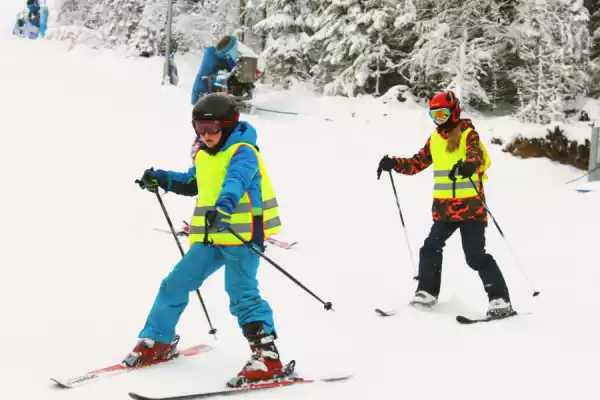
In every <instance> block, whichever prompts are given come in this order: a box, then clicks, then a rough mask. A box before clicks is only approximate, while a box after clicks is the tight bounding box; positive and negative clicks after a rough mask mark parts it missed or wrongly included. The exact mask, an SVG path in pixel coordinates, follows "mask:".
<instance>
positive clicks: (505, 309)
mask: <svg viewBox="0 0 600 400" xmlns="http://www.w3.org/2000/svg"><path fill="white" fill-rule="evenodd" d="M514 314H515V310H513V308H512V305H511V304H510V302H508V301H506V300H504V299H502V298H497V299H492V300H490V304H489V306H488V310H487V314H486V315H487V317H491V318H504V317H510V316H511V315H514Z"/></svg>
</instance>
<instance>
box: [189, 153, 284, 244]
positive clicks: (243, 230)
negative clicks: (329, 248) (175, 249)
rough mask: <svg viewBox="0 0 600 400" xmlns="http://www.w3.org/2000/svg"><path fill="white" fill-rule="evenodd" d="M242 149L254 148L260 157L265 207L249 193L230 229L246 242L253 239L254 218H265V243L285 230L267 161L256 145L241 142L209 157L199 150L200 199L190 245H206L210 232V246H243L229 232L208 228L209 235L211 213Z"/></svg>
mask: <svg viewBox="0 0 600 400" xmlns="http://www.w3.org/2000/svg"><path fill="white" fill-rule="evenodd" d="M241 146H248V147H250V148H251V149H252V150H253V151H254V153H255V154H256V158H257V160H258V165H259V170H260V174H261V195H262V208H260V207H258V208H257V207H253V206H252V203H251V202H250V196H249V195H248V192H246V193H244V195H243V196H242V198H241V199H240V202H239V204H238V205H237V207H236V208H235V210H234V211H233V213H232V215H231V223H230V227H231V229H232V230H233V231H234V232H236V233H237V234H239V235H240V236H241V237H242V238H243V239H244V240H246V241H251V240H252V236H253V233H254V216H261V215H262V219H263V231H264V237H265V240H266V239H267V238H268V237H270V236H272V235H274V234H275V233H277V232H278V231H279V229H280V228H281V220H280V219H279V207H278V204H277V199H276V198H275V192H274V191H273V187H272V186H271V181H270V179H269V176H268V174H267V170H266V168H265V165H264V163H263V160H262V158H261V156H260V154H259V153H258V151H257V150H256V149H255V148H254V147H253V146H250V145H248V144H245V143H240V144H237V145H234V146H231V147H230V148H228V149H227V150H225V151H222V152H219V153H217V154H215V155H209V154H208V153H206V152H205V151H199V152H198V153H197V154H196V159H195V165H196V171H197V174H196V181H197V184H198V200H197V203H196V209H195V210H194V216H193V218H192V223H191V227H190V235H189V240H190V246H191V245H192V244H194V243H196V242H204V239H205V236H206V233H208V236H207V239H208V241H209V243H212V244H215V245H225V246H227V245H240V244H242V242H241V241H240V240H239V239H238V238H236V237H235V236H234V235H233V234H232V233H230V232H228V231H222V232H216V231H215V230H214V229H208V232H206V229H205V226H206V225H205V216H206V213H207V211H210V210H214V209H215V203H216V201H217V199H218V197H219V194H220V193H221V189H222V186H223V183H224V181H225V176H226V174H227V167H228V166H229V162H230V161H231V157H233V155H234V154H235V153H236V152H237V150H238V149H239V148H240V147H241Z"/></svg>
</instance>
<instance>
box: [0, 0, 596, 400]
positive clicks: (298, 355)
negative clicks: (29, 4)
mask: <svg viewBox="0 0 600 400" xmlns="http://www.w3.org/2000/svg"><path fill="white" fill-rule="evenodd" d="M2 3H3V4H2V5H1V6H0V11H2V18H3V19H2V20H1V22H0V27H1V28H2V36H0V47H1V48H2V54H3V55H2V58H1V59H0V102H1V108H0V109H1V110H2V114H1V116H0V171H2V172H3V174H2V187H3V190H2V200H1V207H0V221H2V223H0V235H1V237H0V243H2V245H1V246H0V247H1V249H0V265H2V275H1V276H2V278H1V280H0V304H1V307H2V310H1V315H2V327H3V329H1V330H0V342H1V343H3V344H4V348H5V351H4V359H5V360H6V361H7V362H5V363H3V365H2V366H1V367H0V371H1V375H2V376H3V377H4V380H3V381H4V384H3V395H2V397H3V398H4V397H6V398H7V399H44V400H54V399H61V400H63V399H68V400H83V399H85V400H94V399H107V398H110V399H125V398H127V392H129V391H137V392H139V393H142V394H149V395H160V394H172V395H175V394H184V393H186V392H193V391H199V390H206V391H212V390H217V389H220V388H222V387H223V384H224V382H225V381H226V380H227V379H228V378H229V377H230V376H231V375H232V374H235V373H236V372H237V371H238V370H239V368H241V367H242V365H243V363H244V361H245V360H246V359H247V357H248V355H249V354H248V353H249V352H248V349H247V345H246V343H245V341H244V339H243V338H242V336H241V333H240V331H239V328H238V327H237V324H236V321H235V319H234V318H233V317H232V316H231V315H229V311H228V298H227V296H226V294H225V292H224V290H223V273H222V271H220V272H218V273H216V274H215V275H214V276H213V277H211V278H210V279H209V280H208V281H207V282H206V283H205V285H204V286H203V287H202V288H201V290H202V294H203V296H204V298H205V300H206V303H207V307H208V310H209V312H210V315H211V318H212V320H213V324H214V326H215V327H217V328H218V329H219V332H218V340H216V341H215V340H214V339H213V338H212V336H210V335H209V334H208V329H209V328H208V325H207V323H206V321H205V319H204V316H203V313H202V309H201V307H200V305H199V304H198V301H197V299H196V298H195V295H194V294H192V295H191V296H190V305H189V307H188V309H187V310H186V312H185V313H184V315H183V317H182V319H181V322H180V324H179V327H178V332H179V333H180V334H181V336H182V340H181V345H182V347H187V346H191V345H194V344H198V343H206V344H209V345H211V346H213V347H214V350H213V351H211V352H209V353H206V354H202V355H199V356H197V357H191V358H186V359H181V360H178V362H177V363H174V364H172V365H167V366H158V367H153V368H150V369H147V370H140V371H135V372H133V373H130V374H125V375H121V376H118V377H115V378H111V379H110V380H108V381H103V382H98V383H94V384H90V385H89V386H85V387H81V388H76V389H72V390H56V389H54V388H53V387H52V385H51V383H50V381H49V380H48V378H49V377H50V376H69V375H75V374H78V373H81V372H85V371H89V370H93V369H97V368H100V367H104V366H107V365H110V364H114V363H115V362H118V361H120V360H121V359H122V357H123V356H124V354H125V353H126V352H128V351H129V350H130V349H131V348H132V346H133V345H134V343H135V340H136V337H137V333H138V331H139V330H140V329H141V327H142V325H143V323H144V320H145V317H146V313H147V312H148V310H149V308H150V306H151V304H152V301H153V299H154V296H155V294H156V292H157V290H158V287H159V285H160V282H161V280H162V278H163V277H164V276H165V275H166V274H167V273H168V272H169V271H170V269H171V268H172V266H173V265H174V264H175V263H176V262H177V260H178V258H179V253H178V250H177V248H176V246H175V244H174V243H173V240H172V238H169V237H168V236H167V235H164V234H161V233H158V232H155V231H154V230H153V228H162V229H168V227H167V225H166V222H165V221H164V217H163V215H162V212H161V210H160V208H159V205H158V204H157V202H156V199H155V197H154V196H152V195H150V194H149V193H147V192H144V191H141V190H140V189H139V187H138V186H137V185H135V184H134V183H133V181H134V180H135V179H137V178H139V176H140V175H141V173H142V172H143V171H144V169H146V168H148V167H150V166H154V167H155V168H165V169H174V170H185V169H187V168H188V166H189V165H190V162H191V160H190V156H189V146H190V144H191V142H192V140H193V131H192V129H191V127H190V113H191V106H190V105H189V104H188V103H189V92H190V90H189V87H190V85H191V83H192V80H193V77H194V75H193V74H194V73H195V69H196V68H197V66H198V64H199V61H200V57H199V56H196V57H193V56H187V57H186V58H185V60H183V61H182V62H181V65H180V70H181V77H182V79H181V80H182V82H181V86H180V87H177V88H172V87H161V86H160V78H161V71H162V59H160V58H153V59H125V58H122V57H120V56H118V55H116V54H113V53H111V52H99V51H93V50H90V49H86V48H76V49H75V50H73V51H70V52H69V51H67V47H68V46H67V44H65V43H56V42H49V41H41V40H40V41H36V42H31V41H28V40H22V39H16V38H13V37H11V36H9V34H10V28H11V26H12V23H13V22H14V20H13V17H14V14H15V12H16V11H18V10H19V9H20V8H19V7H20V3H16V2H13V3H11V4H10V6H9V5H8V4H7V3H8V2H4V1H3V2H2ZM13 5H14V6H13ZM260 90H262V92H260V93H259V94H258V95H257V98H256V101H257V103H259V104H260V105H262V106H264V107H276V108H278V109H283V110H292V111H301V112H303V113H305V114H307V115H301V116H296V117H290V116H280V115H274V114H260V115H252V116H244V118H245V119H247V120H248V121H249V122H251V123H252V124H254V125H255V127H256V128H257V129H258V132H259V145H260V146H261V152H262V154H263V156H264V158H265V162H266V164H267V167H268V168H269V172H270V175H271V179H272V181H273V184H274V187H275V189H276V192H277V195H278V200H279V203H280V204H281V214H282V220H283V223H284V228H283V230H282V232H281V233H280V235H279V237H280V238H281V239H282V240H293V241H298V242H299V244H298V245H297V246H296V248H295V249H294V251H283V250H280V249H276V248H275V247H272V248H271V249H270V250H269V256H270V257H271V258H273V259H275V260H276V261H277V262H278V263H280V265H281V266H283V267H284V268H286V269H287V270H288V271H289V272H290V273H291V274H293V275H294V276H295V277H297V278H298V279H299V280H300V281H301V282H303V283H304V284H305V285H307V286H308V287H309V288H310V289H311V290H313V291H314V292H315V293H316V294H317V295H319V296H320V297H321V298H323V299H324V300H325V301H331V302H333V306H334V308H335V310H336V311H335V312H325V311H324V310H323V308H322V306H321V305H319V304H318V303H317V302H316V301H315V300H314V299H313V298H311V297H309V296H308V295H307V294H305V293H304V292H303V291H301V289H300V288H298V287H296V286H295V285H294V284H293V283H292V282H291V281H289V280H288V279H287V278H285V277H284V276H283V275H282V274H281V273H280V272H278V271H277V270H275V269H274V268H272V267H271V266H270V265H268V264H267V263H263V264H262V267H261V269H260V272H259V279H260V283H261V291H262V294H263V296H264V297H265V299H267V300H268V301H269V302H270V303H271V305H272V307H273V309H274V312H275V318H276V324H277V328H278V332H279V335H280V339H279V340H278V346H279V348H280V350H281V354H282V357H283V358H284V359H285V360H288V359H291V358H294V359H296V360H297V363H298V365H297V371H298V372H299V373H301V374H302V375H304V376H305V377H307V378H311V377H322V376H327V375H334V374H346V373H352V374H353V375H354V378H353V379H352V380H350V381H348V382H343V383H336V384H328V385H320V386H318V387H315V386H313V385H311V386H306V387H302V386H298V387H293V388H286V389H280V390H281V391H279V390H275V391H273V392H265V393H261V394H248V395H247V396H248V397H256V398H258V397H259V396H260V398H265V399H279V398H282V397H283V398H286V399H314V400H319V399H346V400H352V399H399V398H414V397H416V396H418V397H419V398H421V399H439V398H443V399H461V400H465V399H481V398H482V396H483V397H485V398H486V399H506V398H539V399H550V398H552V399H554V398H556V399H564V398H578V397H582V398H590V396H589V395H590V394H591V393H595V392H596V387H595V385H594V383H593V382H594V379H593V378H594V377H595V374H594V373H593V372H592V371H594V368H593V366H595V363H593V362H594V361H595V360H596V359H597V357H598V352H599V345H598V340H597V338H598V337H599V336H600V332H599V328H598V322H597V318H596V317H595V316H596V315H597V310H598V308H599V306H600V300H599V298H598V296H597V295H596V289H597V288H596V287H597V282H598V279H599V278H600V271H599V270H598V268H597V267H598V250H597V245H598V227H599V226H600V213H598V205H599V204H600V186H599V185H592V184H587V183H586V180H585V179H584V180H581V181H579V182H578V183H576V184H572V185H565V184H564V182H566V181H568V180H569V179H573V178H575V177H577V176H580V175H582V172H581V171H578V170H576V169H574V168H571V167H566V166H562V165H559V164H557V163H553V162H550V161H548V160H543V159H529V160H520V159H516V158H513V157H512V156H510V155H508V154H505V153H503V152H502V151H501V149H500V147H498V146H493V145H491V144H489V140H490V138H491V136H494V135H496V134H497V132H501V131H502V130H503V129H502V128H503V127H504V128H505V129H504V130H505V131H506V135H507V136H510V135H511V134H512V133H514V132H511V130H512V128H510V127H511V126H512V125H502V123H503V120H498V121H494V120H478V119H475V120H474V123H475V126H476V127H478V130H479V131H480V134H481V135H482V138H483V140H484V141H485V143H486V145H487V148H488V150H489V152H490V154H491V156H492V166H491V169H490V171H489V177H490V180H489V181H488V184H487V186H486V192H487V196H488V200H489V206H490V208H491V209H492V212H493V213H494V215H495V216H496V217H497V218H498V221H499V223H500V226H501V227H502V229H503V230H504V232H505V234H506V237H507V238H508V240H509V242H510V244H511V246H512V248H513V249H514V250H515V252H516V254H517V256H518V257H519V260H520V261H521V263H522V265H523V266H524V267H525V268H526V270H527V273H528V274H529V276H530V277H531V279H533V280H534V281H535V284H536V288H537V289H539V290H541V292H542V293H541V295H540V296H539V297H538V298H536V299H533V298H532V297H531V290H530V288H529V287H528V285H527V283H526V281H525V280H524V279H523V276H522V274H521V271H520V270H519V268H518V267H517V266H516V264H515V263H514V262H513V259H512V257H511V254H510V253H509V252H508V250H507V248H506V246H505V243H504V242H503V240H502V238H501V237H500V235H499V234H498V232H497V231H496V230H495V228H494V226H493V224H491V223H490V227H489V229H488V233H487V237H488V250H489V252H490V253H492V254H493V255H494V256H495V257H496V259H497V260H498V262H499V264H500V266H501V268H502V269H503V271H504V273H505V275H506V279H507V281H508V284H509V287H510V289H511V293H512V296H513V303H514V306H515V307H516V309H517V310H519V311H522V312H531V313H532V314H531V315H527V316H523V317H519V318H515V319H510V320H507V321H499V322H494V323H490V324H483V325H476V326H469V327H467V326H460V325H459V324H457V323H456V322H455V320H454V317H455V315H456V314H458V313H461V314H465V315H468V316H471V317H473V316H478V315H480V314H483V313H484V312H485V309H486V306H487V304H486V298H485V295H484V291H483V288H482V287H481V284H480V281H479V279H478V277H477V274H476V273H474V272H473V271H471V270H470V269H469V268H468V267H467V265H466V264H465V261H464V257H463V254H462V249H461V247H460V238H459V235H458V234H457V235H455V236H454V237H452V238H451V239H450V241H449V243H448V246H447V247H446V250H445V253H444V255H445V264H444V276H443V287H442V294H441V298H440V305H439V308H438V310H436V311H434V312H419V311H416V310H412V309H407V308H405V307H404V304H406V303H407V302H408V300H409V298H410V296H411V294H412V292H413V290H414V285H415V282H414V281H413V280H412V279H411V278H412V271H411V265H410V262H409V259H408V251H407V248H406V244H405V241H404V235H403V232H402V227H401V225H400V221H399V218H398V211H397V209H396V203H395V200H394V198H393V194H392V189H391V185H390V183H389V177H388V176H386V175H384V176H382V179H381V180H380V181H377V180H376V173H375V172H376V168H377V163H378V161H379V159H380V157H381V156H382V155H383V154H391V155H396V156H404V157H408V156H411V155H412V154H414V153H415V152H417V151H418V150H419V148H420V146H422V145H423V144H424V143H425V141H426V139H427V137H428V135H429V134H430V133H431V131H432V124H431V123H430V121H429V120H428V118H427V114H426V112H425V111H424V110H423V109H422V108H419V107H418V106H417V105H415V104H402V105H399V104H387V105H383V104H381V102H380V101H377V100H373V99H370V98H361V99H340V98H319V97H317V96H315V95H312V94H309V93H305V92H302V91H297V92H295V93H282V92H277V91H269V89H268V88H267V87H261V88H260ZM353 112H355V113H356V114H355V116H354V117H352V113H353ZM384 114H387V115H385V116H384ZM325 116H327V117H328V118H329V119H332V120H333V121H328V120H325V119H324V118H323V117H325ZM511 124H514V123H513V122H511ZM491 127H493V129H494V131H495V133H494V135H492V134H491V133H490V132H489V130H490V129H491ZM582 129H583V128H582ZM394 179H395V182H396V186H397V188H398V192H399V196H400V203H401V205H402V207H403V212H404V216H405V220H406V224H407V227H408V230H409V237H410V240H411V245H412V249H413V252H414V254H415V256H417V255H418V249H419V248H420V246H421V244H422V242H423V240H424V238H425V236H426V235H427V233H428V231H429V228H430V225H431V216H430V206H431V187H432V176H431V171H426V172H424V173H422V174H419V175H417V176H414V177H404V176H400V175H397V174H395V175H394ZM576 187H587V188H592V189H594V190H595V191H594V192H591V193H587V194H580V193H577V192H575V191H574V190H573V189H574V188H576ZM164 200H165V203H166V206H167V208H168V210H169V212H170V214H171V218H172V219H173V221H174V222H175V223H176V225H177V223H178V221H180V220H182V219H189V216H190V214H191V212H192V209H193V205H194V203H193V199H190V198H185V197H177V196H175V195H172V194H168V195H166V196H165V197H164ZM375 307H380V308H384V309H385V308H388V307H398V308H400V310H401V312H400V314H399V315H397V316H395V317H392V318H378V317H377V316H376V315H375V313H374V311H373V310H374V308H375ZM403 307H404V308H403Z"/></svg>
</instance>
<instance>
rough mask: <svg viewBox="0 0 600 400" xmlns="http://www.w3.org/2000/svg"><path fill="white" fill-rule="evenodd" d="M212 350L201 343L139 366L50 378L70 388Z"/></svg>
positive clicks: (110, 368) (122, 366) (104, 369)
mask: <svg viewBox="0 0 600 400" xmlns="http://www.w3.org/2000/svg"><path fill="white" fill-rule="evenodd" d="M210 350H212V347H210V346H208V345H205V344H200V345H198V346H193V347H189V348H187V349H183V350H178V351H177V356H176V357H173V358H169V359H165V360H155V361H151V362H149V363H147V364H143V365H140V366H138V367H127V366H125V365H124V364H116V365H111V366H110V367H106V368H102V369H97V370H95V371H90V372H87V373H85V374H82V375H79V376H73V377H69V378H66V379H61V378H50V380H51V381H52V382H54V383H55V384H56V385H57V386H59V387H61V388H65V389H70V388H74V387H77V386H81V385H85V384H87V383H90V382H95V381H97V380H99V379H102V378H108V377H111V376H115V375H119V374H122V373H124V372H129V371H133V370H135V369H141V368H146V367H150V366H153V365H157V364H164V363H167V362H169V361H173V360H175V359H176V358H177V357H179V356H184V357H190V356H195V355H198V354H200V353H205V352H207V351H210Z"/></svg>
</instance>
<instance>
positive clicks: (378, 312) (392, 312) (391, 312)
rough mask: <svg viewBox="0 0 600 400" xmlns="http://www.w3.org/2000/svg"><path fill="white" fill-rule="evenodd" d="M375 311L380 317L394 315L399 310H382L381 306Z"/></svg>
mask: <svg viewBox="0 0 600 400" xmlns="http://www.w3.org/2000/svg"><path fill="white" fill-rule="evenodd" d="M375 313H376V314H377V315H378V316H380V317H393V316H394V315H396V314H397V313H398V312H397V311H396V310H385V311H384V310H382V309H381V308H376V309H375Z"/></svg>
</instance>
